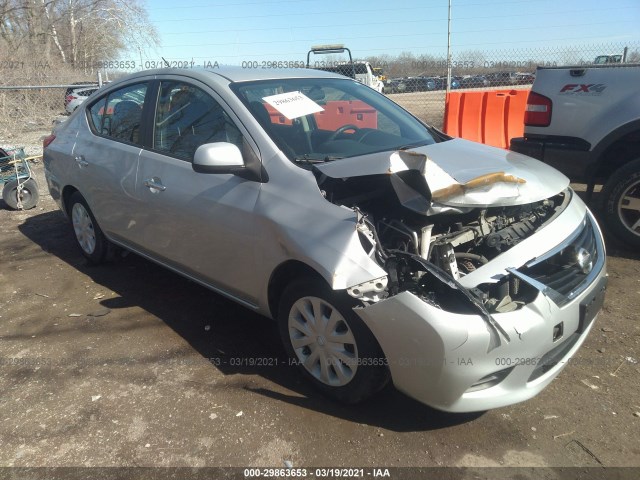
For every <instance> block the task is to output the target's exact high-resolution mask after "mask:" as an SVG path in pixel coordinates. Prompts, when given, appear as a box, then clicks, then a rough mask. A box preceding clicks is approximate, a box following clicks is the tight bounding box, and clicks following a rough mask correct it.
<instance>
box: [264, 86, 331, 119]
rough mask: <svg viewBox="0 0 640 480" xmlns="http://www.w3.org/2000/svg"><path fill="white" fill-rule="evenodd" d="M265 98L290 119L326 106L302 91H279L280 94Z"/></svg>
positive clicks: (320, 109) (317, 110)
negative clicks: (322, 105)
mask: <svg viewBox="0 0 640 480" xmlns="http://www.w3.org/2000/svg"><path fill="white" fill-rule="evenodd" d="M263 100H264V101H265V102H267V103H268V104H269V105H271V106H272V107H273V108H275V109H276V110H278V111H279V112H280V113H281V114H282V115H284V116H285V117H287V118H288V119H289V120H293V119H294V118H298V117H304V116H305V115H310V114H312V113H316V112H322V111H323V110H324V108H322V107H321V106H320V105H318V104H317V103H316V102H314V101H313V100H311V99H310V98H309V97H307V96H306V95H305V94H303V93H301V92H287V93H279V94H278V95H271V96H269V97H264V98H263Z"/></svg>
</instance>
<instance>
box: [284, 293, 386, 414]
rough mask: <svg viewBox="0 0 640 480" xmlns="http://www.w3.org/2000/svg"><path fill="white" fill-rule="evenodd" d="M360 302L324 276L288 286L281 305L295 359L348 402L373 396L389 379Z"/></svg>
mask: <svg viewBox="0 0 640 480" xmlns="http://www.w3.org/2000/svg"><path fill="white" fill-rule="evenodd" d="M354 305H355V303H354V302H353V301H352V299H351V298H350V297H348V296H347V294H346V293H344V292H336V291H334V290H332V289H331V288H329V286H328V285H326V284H325V283H324V282H323V281H321V280H299V281H296V282H293V283H292V284H290V285H289V286H288V287H287V288H286V289H285V291H284V293H283V295H282V298H281V300H280V306H279V309H278V323H279V328H280V336H281V338H282V342H283V344H284V348H285V350H286V351H287V354H288V355H289V358H290V359H291V360H292V362H294V363H295V364H296V365H298V367H299V368H300V370H301V371H302V374H303V375H304V376H305V377H306V378H307V379H308V380H309V381H310V382H311V383H312V384H313V385H314V386H315V387H316V388H317V389H319V390H320V391H322V392H323V393H324V394H325V395H327V396H329V397H332V398H334V399H336V400H339V401H341V402H344V403H357V402H360V401H363V400H365V399H367V398H368V397H370V396H371V395H373V394H374V393H376V392H377V391H379V390H380V389H382V388H383V387H384V386H385V385H386V383H387V382H388V380H389V370H388V368H387V361H386V358H385V356H384V354H383V353H382V349H381V348H380V345H379V344H378V342H377V341H376V339H375V337H374V336H373V334H372V333H371V331H370V330H369V329H368V328H367V326H366V325H365V324H364V322H363V321H362V320H361V319H360V317H358V315H357V314H356V313H355V312H354V311H353V310H352V308H353V306H354Z"/></svg>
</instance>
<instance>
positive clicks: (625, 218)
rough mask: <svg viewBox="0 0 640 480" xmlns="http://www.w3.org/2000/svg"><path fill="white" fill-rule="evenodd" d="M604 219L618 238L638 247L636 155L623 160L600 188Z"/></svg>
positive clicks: (639, 214) (639, 198) (638, 172)
mask: <svg viewBox="0 0 640 480" xmlns="http://www.w3.org/2000/svg"><path fill="white" fill-rule="evenodd" d="M602 196H603V197H604V213H605V222H606V224H607V226H608V227H609V229H610V230H611V232H612V233H613V234H615V235H616V236H617V237H618V238H620V239H621V240H623V241H625V242H627V243H628V244H630V245H633V246H635V247H640V159H637V160H634V161H632V162H630V163H627V164H626V165H624V166H623V167H622V168H620V169H619V170H616V171H615V172H614V173H613V175H611V177H610V178H609V180H607V183H606V184H605V186H604V188H603V189H602Z"/></svg>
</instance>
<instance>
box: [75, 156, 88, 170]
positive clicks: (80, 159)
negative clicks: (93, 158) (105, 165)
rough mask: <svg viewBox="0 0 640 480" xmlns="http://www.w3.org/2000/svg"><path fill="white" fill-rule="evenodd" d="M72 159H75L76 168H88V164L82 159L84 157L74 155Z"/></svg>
mask: <svg viewBox="0 0 640 480" xmlns="http://www.w3.org/2000/svg"><path fill="white" fill-rule="evenodd" d="M74 159H75V161H76V163H77V164H78V166H80V167H87V166H89V162H87V161H86V160H85V159H84V155H76V156H75V157H74Z"/></svg>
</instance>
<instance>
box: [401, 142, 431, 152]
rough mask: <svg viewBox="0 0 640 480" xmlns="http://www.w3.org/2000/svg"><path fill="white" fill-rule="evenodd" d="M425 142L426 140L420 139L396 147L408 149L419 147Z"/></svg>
mask: <svg viewBox="0 0 640 480" xmlns="http://www.w3.org/2000/svg"><path fill="white" fill-rule="evenodd" d="M426 144H427V142H426V141H425V140H422V141H420V142H415V143H408V144H406V145H402V146H401V147H398V150H409V149H410V148H416V147H421V146H423V145H426Z"/></svg>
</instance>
